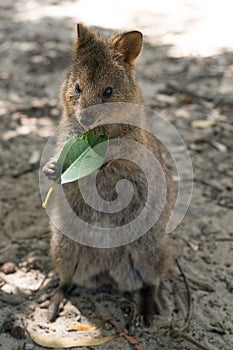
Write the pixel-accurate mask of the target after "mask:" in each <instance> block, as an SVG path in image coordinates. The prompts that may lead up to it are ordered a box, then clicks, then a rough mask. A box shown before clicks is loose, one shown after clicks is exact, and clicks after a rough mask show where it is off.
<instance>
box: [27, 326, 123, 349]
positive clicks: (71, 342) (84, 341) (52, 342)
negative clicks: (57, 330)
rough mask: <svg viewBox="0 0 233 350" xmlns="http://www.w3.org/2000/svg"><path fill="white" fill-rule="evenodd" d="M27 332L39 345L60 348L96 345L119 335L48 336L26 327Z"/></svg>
mask: <svg viewBox="0 0 233 350" xmlns="http://www.w3.org/2000/svg"><path fill="white" fill-rule="evenodd" d="M27 333H28V334H29V335H30V337H31V338H32V340H33V341H34V342H35V343H36V344H38V345H40V346H44V347H46V348H52V349H56V348H61V349H68V348H74V347H79V346H97V345H102V344H105V343H107V342H109V341H111V340H113V339H115V338H117V337H118V336H119V334H115V335H110V336H106V337H102V338H86V337H85V338H84V337H83V338H78V337H77V336H75V337H70V336H69V337H67V338H65V337H50V336H47V335H41V334H37V333H34V332H30V331H29V330H28V329H27Z"/></svg>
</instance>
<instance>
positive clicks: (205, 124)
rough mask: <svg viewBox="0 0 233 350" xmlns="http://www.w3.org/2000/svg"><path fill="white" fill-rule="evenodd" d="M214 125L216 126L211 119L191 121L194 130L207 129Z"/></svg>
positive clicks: (214, 121)
mask: <svg viewBox="0 0 233 350" xmlns="http://www.w3.org/2000/svg"><path fill="white" fill-rule="evenodd" d="M215 124H216V120H213V119H207V120H194V121H192V126H193V127H194V128H200V129H205V128H209V127H210V126H212V125H215Z"/></svg>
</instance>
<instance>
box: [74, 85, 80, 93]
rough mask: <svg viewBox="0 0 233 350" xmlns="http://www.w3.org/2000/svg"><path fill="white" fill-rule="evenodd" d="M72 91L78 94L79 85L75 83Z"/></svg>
mask: <svg viewBox="0 0 233 350" xmlns="http://www.w3.org/2000/svg"><path fill="white" fill-rule="evenodd" d="M74 91H75V93H76V94H77V95H79V94H80V92H81V89H80V86H79V85H78V84H76V85H75V88H74Z"/></svg>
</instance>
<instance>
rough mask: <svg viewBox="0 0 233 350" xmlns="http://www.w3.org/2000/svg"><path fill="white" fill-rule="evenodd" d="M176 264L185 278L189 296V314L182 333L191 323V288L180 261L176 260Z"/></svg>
mask: <svg viewBox="0 0 233 350" xmlns="http://www.w3.org/2000/svg"><path fill="white" fill-rule="evenodd" d="M175 262H176V265H177V267H178V269H179V272H180V274H181V276H182V278H183V281H184V284H185V288H186V291H187V296H188V313H187V316H186V319H185V323H184V325H183V327H182V328H181V329H180V331H182V332H183V331H185V330H186V329H187V328H188V326H189V323H190V320H191V317H192V300H191V292H190V288H189V284H188V281H187V278H186V276H185V274H184V272H183V270H182V268H181V266H180V263H179V261H178V259H175Z"/></svg>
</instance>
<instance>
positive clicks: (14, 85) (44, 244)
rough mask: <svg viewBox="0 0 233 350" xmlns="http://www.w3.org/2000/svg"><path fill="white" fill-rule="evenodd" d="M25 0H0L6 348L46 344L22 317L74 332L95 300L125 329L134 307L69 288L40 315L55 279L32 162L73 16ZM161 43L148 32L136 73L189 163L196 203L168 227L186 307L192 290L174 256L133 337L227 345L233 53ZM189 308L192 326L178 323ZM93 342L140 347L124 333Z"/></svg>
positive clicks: (232, 291) (98, 315)
mask: <svg viewBox="0 0 233 350" xmlns="http://www.w3.org/2000/svg"><path fill="white" fill-rule="evenodd" d="M23 3H24V2H23V1H22V2H17V3H15V2H14V1H12V0H11V1H10V0H8V1H2V2H1V8H0V27H1V30H0V45H1V46H0V57H1V58H0V92H1V93H0V121H1V122H0V131H1V134H0V145H1V147H0V159H1V167H0V183H1V190H0V198H1V203H0V209H1V210H0V220H1V227H0V229H1V240H0V267H1V271H0V289H1V290H0V349H2V350H8V349H11V350H19V349H27V350H29V349H34V350H37V349H38V350H39V349H43V348H42V347H40V346H38V345H36V344H35V343H33V341H32V340H31V339H30V338H29V336H28V335H27V334H24V330H23V328H22V323H21V319H23V320H24V323H25V324H26V325H27V327H28V329H29V330H30V331H34V332H37V333H38V334H44V335H47V336H53V337H57V336H64V337H66V338H68V337H70V336H71V335H73V334H74V332H68V331H67V325H70V324H77V323H95V322H98V321H100V320H101V319H103V318H104V315H103V311H102V307H103V306H104V307H105V309H106V310H107V311H108V313H109V314H110V316H111V318H112V320H114V321H115V322H117V323H118V324H119V325H120V326H121V327H122V328H123V329H125V325H126V322H127V319H128V317H130V314H131V313H132V310H133V309H134V304H133V303H132V302H131V301H130V299H127V297H126V296H123V295H120V294H119V293H118V292H116V291H106V290H98V291H90V290H86V289H84V288H80V287H77V288H76V289H75V290H74V291H73V292H72V295H71V297H70V298H69V299H68V300H67V301H66V302H65V303H64V305H63V308H62V310H61V313H60V317H59V318H58V319H57V320H56V322H55V323H52V324H49V323H48V322H47V320H46V306H47V302H46V300H47V299H48V296H49V295H50V293H51V292H52V291H53V290H54V288H55V287H56V285H57V282H58V280H57V276H56V274H55V272H54V270H53V267H52V265H51V261H50V257H49V234H50V233H49V225H48V217H47V215H46V212H45V211H44V210H43V209H42V207H41V198H40V194H39V187H38V170H39V161H40V156H41V153H42V151H43V148H44V146H45V144H46V141H47V139H48V137H49V136H50V135H52V133H53V132H54V130H55V127H56V125H57V123H58V118H59V115H60V107H59V89H60V85H61V83H62V81H63V79H64V76H65V73H66V70H67V67H68V65H69V60H70V58H69V45H70V43H71V40H72V33H73V23H72V22H71V21H70V19H68V18H65V19H64V18H63V19H62V20H61V19H51V18H49V17H44V18H42V19H40V20H39V21H35V22H25V21H20V19H19V17H17V11H19V9H20V6H22V4H23ZM52 3H53V2H52V1H51V4H52ZM54 3H55V2H54ZM99 30H100V32H105V33H108V32H109V33H110V30H109V31H107V30H106V29H103V28H99ZM169 48H170V47H169V45H152V44H151V43H148V42H145V44H144V50H143V53H142V54H141V56H140V59H139V63H138V69H137V72H138V79H139V82H140V86H141V88H142V91H143V94H144V98H145V105H146V106H149V107H151V108H153V109H155V110H157V111H159V112H160V113H161V114H163V115H164V116H166V117H167V118H168V119H169V120H170V121H171V122H172V123H173V124H174V125H175V127H176V128H177V130H178V131H179V133H180V134H181V135H182V137H183V138H184V141H185V143H186V145H187V148H188V149H189V152H190V155H191V158H192V162H193V168H194V176H195V179H194V189H193V197H192V202H191V205H190V207H189V210H188V213H187V215H186V217H185V219H184V221H183V223H182V224H181V225H180V227H179V228H178V229H177V230H176V231H175V233H173V234H172V242H173V243H174V246H175V247H176V249H174V250H175V251H176V253H175V255H176V256H177V257H179V263H180V265H181V267H182V270H183V273H184V275H185V276H186V279H187V283H188V286H189V289H190V298H191V304H192V307H191V309H189V306H188V304H189V294H188V293H187V290H186V287H185V283H184V279H183V277H182V275H181V273H180V271H179V270H178V267H177V266H176V265H175V264H174V268H173V271H172V272H171V273H170V274H169V275H168V276H167V277H166V278H165V279H164V281H163V283H162V286H161V287H162V288H161V293H162V297H163V301H164V302H163V304H164V305H163V306H164V307H163V310H161V314H160V315H156V318H155V323H154V326H153V327H152V329H146V328H143V327H141V326H136V327H135V329H134V331H133V336H134V338H135V339H137V341H138V342H139V344H140V345H141V347H142V349H143V350H145V349H146V350H155V349H166V350H168V349H169V350H175V349H177V350H178V349H179V350H185V349H186V350H188V349H189V350H192V349H198V348H199V349H209V350H220V349H223V350H231V349H232V348H233V265H232V256H233V231H232V227H233V215H232V209H233V195H232V176H233V167H232V149H233V142H232V140H233V119H232V108H233V84H232V81H233V52H229V51H228V52H227V51H224V52H222V53H219V54H218V55H213V56H211V57H201V56H200V57H194V56H188V57H179V58H178V57H173V56H170V55H168V50H169ZM189 311H190V320H189V322H188V327H187V328H186V329H185V330H183V329H182V328H183V325H184V323H185V320H186V318H187V314H188V313H189ZM174 328H176V329H178V330H179V333H180V334H178V333H177V332H176V333H175V332H174ZM115 332H116V330H115V329H114V327H112V326H111V325H109V324H106V325H105V326H103V327H102V328H101V330H99V331H95V332H94V333H93V332H91V333H90V332H89V333H88V332H81V333H80V334H78V335H77V336H78V337H83V336H93V334H94V335H101V334H102V335H110V334H114V333H115ZM185 338H186V339H185ZM194 342H197V343H198V344H199V345H198V344H196V345H195V344H194ZM201 345H202V347H201ZM94 348H95V347H94V346H89V347H85V349H94ZM99 348H100V349H104V350H108V349H109V350H110V349H122V350H130V349H133V348H135V349H136V347H134V346H133V345H132V344H130V342H129V341H128V340H127V339H125V338H124V337H118V338H117V339H115V340H113V341H111V342H109V343H106V344H104V345H101V346H100V347H99ZM82 349H84V347H83V348H82ZM138 349H139V348H138Z"/></svg>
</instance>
